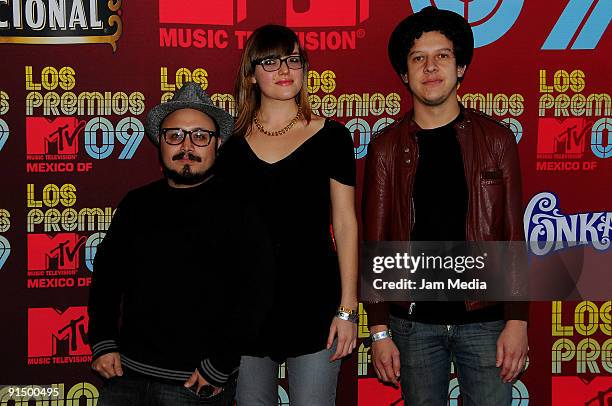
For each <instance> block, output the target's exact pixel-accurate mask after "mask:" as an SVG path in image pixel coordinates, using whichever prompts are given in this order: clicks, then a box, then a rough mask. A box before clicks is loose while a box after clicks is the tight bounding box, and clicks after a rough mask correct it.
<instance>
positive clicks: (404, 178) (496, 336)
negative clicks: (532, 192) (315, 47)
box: [362, 7, 528, 406]
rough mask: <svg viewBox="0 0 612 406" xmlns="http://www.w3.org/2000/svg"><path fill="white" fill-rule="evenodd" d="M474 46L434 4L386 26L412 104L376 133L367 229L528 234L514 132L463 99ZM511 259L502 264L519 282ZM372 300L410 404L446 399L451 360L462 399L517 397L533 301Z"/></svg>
mask: <svg viewBox="0 0 612 406" xmlns="http://www.w3.org/2000/svg"><path fill="white" fill-rule="evenodd" d="M473 49H474V37H473V34H472V30H471V27H470V25H469V24H468V22H467V21H466V20H465V19H464V18H463V17H461V16H460V15H458V14H456V13H454V12H451V11H448V10H440V9H437V8H435V7H426V8H424V9H423V10H421V11H419V12H417V13H415V14H413V15H411V16H409V17H408V18H406V19H404V20H403V21H401V22H400V23H399V25H398V26H397V27H396V28H395V30H394V31H393V33H392V34H391V38H390V40H389V47H388V53H389V58H390V60H391V64H392V65H393V68H394V70H395V71H396V72H397V74H398V75H399V76H400V78H401V80H402V82H403V83H404V85H406V86H407V87H408V89H409V91H410V93H411V96H412V104H413V109H412V110H411V111H410V112H408V113H407V114H406V115H405V116H404V117H403V118H402V119H401V120H399V121H398V122H396V123H394V124H393V125H391V126H389V127H387V128H386V129H385V130H383V132H382V133H381V134H379V135H377V136H376V137H375V138H374V139H373V140H372V142H371V143H370V144H369V147H368V155H367V158H366V164H365V175H364V189H363V205H362V213H363V237H364V240H365V241H369V242H376V241H505V242H508V241H520V240H522V239H523V231H522V194H521V175H520V167H519V161H518V151H517V146H516V141H515V137H514V135H513V133H512V132H511V131H510V129H508V128H507V127H506V126H504V125H502V124H501V123H499V122H498V121H496V120H494V119H493V118H491V117H489V116H486V115H485V114H483V113H480V112H479V111H475V110H471V109H465V108H463V106H461V104H460V103H459V102H458V100H457V87H458V86H457V85H458V83H459V82H460V81H462V80H463V78H464V75H465V72H466V70H467V68H468V66H469V64H470V62H471V60H472V55H473ZM485 255H486V254H485ZM515 270H517V268H511V267H507V268H505V269H504V272H505V273H506V275H508V276H509V278H508V279H509V280H515V281H516V284H517V286H516V287H517V289H519V290H520V288H521V287H520V285H521V283H524V281H522V280H521V278H518V277H517V278H512V277H511V276H513V275H514V272H515ZM517 272H518V270H517ZM513 288H514V286H513ZM366 310H367V312H368V323H369V325H370V332H371V340H372V364H373V366H374V369H375V371H376V373H377V375H378V377H379V378H380V379H381V380H383V381H386V382H392V383H397V382H398V380H399V381H400V383H401V389H402V394H403V397H404V400H405V401H406V403H407V404H409V405H419V406H444V405H446V404H447V401H448V392H449V379H450V372H451V360H453V361H454V364H455V366H456V372H457V375H458V381H459V387H460V391H461V395H462V399H463V404H464V405H472V406H475V405H478V406H487V405H491V406H498V405H508V406H509V405H510V404H511V402H512V382H513V381H514V379H516V377H517V375H518V374H519V373H520V372H521V371H522V370H523V367H524V365H525V362H526V356H527V321H526V320H527V315H528V306H527V304H526V303H521V302H506V303H503V302H491V301H488V302H485V301H476V300H466V301H448V302H443V301H438V302H412V303H410V302H384V301H383V302H378V303H369V304H366Z"/></svg>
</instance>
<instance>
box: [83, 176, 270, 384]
mask: <svg viewBox="0 0 612 406" xmlns="http://www.w3.org/2000/svg"><path fill="white" fill-rule="evenodd" d="M269 252H270V246H269V240H268V238H267V236H266V233H264V232H263V227H262V225H261V223H260V222H259V220H258V217H257V216H256V215H254V213H253V211H252V210H250V209H249V208H248V206H247V205H245V204H240V203H238V202H237V200H236V199H235V198H234V197H233V196H231V195H230V194H229V193H228V191H227V190H226V188H225V187H224V186H223V185H222V183H221V182H220V181H218V180H217V179H215V178H213V179H211V180H209V181H207V182H205V183H204V184H202V185H199V186H196V187H193V188H187V189H177V188H172V187H170V186H169V185H168V184H167V182H166V181H165V180H160V181H157V182H154V183H152V184H149V185H147V186H144V187H141V188H139V189H136V190H134V191H131V192H130V193H128V194H127V196H126V197H125V198H124V199H123V200H122V201H121V203H120V204H119V207H118V208H117V211H116V213H115V216H114V217H113V220H112V223H111V226H110V228H109V230H108V232H107V234H106V236H105V238H104V240H103V241H102V242H101V243H100V245H99V246H98V248H97V253H96V256H95V260H94V274H93V281H92V285H91V290H90V296H89V339H90V344H91V347H92V352H93V358H94V359H95V358H97V357H99V356H101V355H103V354H106V353H109V352H119V353H120V354H121V362H122V365H123V366H124V367H126V368H128V369H130V370H131V371H133V372H137V373H140V374H144V375H147V376H150V377H153V378H160V379H164V380H172V381H185V380H187V379H188V378H189V376H190V375H191V374H192V373H193V371H194V370H195V369H196V368H198V370H199V371H200V374H202V376H203V377H204V378H205V379H206V380H207V381H208V382H209V383H211V384H212V385H215V386H222V385H224V384H225V383H226V382H227V380H228V379H229V378H230V377H231V376H232V375H234V374H235V373H236V371H237V368H238V365H239V362H240V355H241V352H242V348H243V347H244V345H243V344H244V343H246V342H248V341H250V340H254V339H256V335H257V334H258V332H259V329H260V326H261V322H262V319H263V314H264V313H265V312H266V310H267V308H268V307H269V298H270V297H271V295H270V294H269V293H268V292H269V291H270V289H271V287H272V282H271V278H270V276H269V275H270V272H269V271H270V269H271V268H272V263H271V262H272V260H271V258H270V257H266V256H265V255H266V253H269Z"/></svg>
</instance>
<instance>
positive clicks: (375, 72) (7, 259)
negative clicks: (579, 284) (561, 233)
mask: <svg viewBox="0 0 612 406" xmlns="http://www.w3.org/2000/svg"><path fill="white" fill-rule="evenodd" d="M60 3H62V2H58V1H56V0H36V1H31V0H27V1H25V0H14V1H9V2H0V52H1V54H0V55H1V57H2V69H1V76H0V170H1V173H2V176H1V177H0V179H1V180H0V182H1V191H2V192H1V193H2V194H1V200H0V309H1V312H2V313H1V314H2V319H1V320H2V321H3V323H2V325H3V328H2V333H1V334H2V342H1V346H0V348H1V349H0V351H1V352H0V353H1V358H0V385H9V386H6V387H3V388H0V406H3V405H12V403H11V402H12V401H11V400H9V399H10V396H9V390H10V389H11V388H12V389H13V392H14V389H15V388H16V387H20V388H22V387H26V386H28V385H40V386H42V387H48V386H51V385H54V386H53V387H55V388H57V389H58V390H60V392H61V393H60V394H59V395H58V397H59V398H61V399H65V400H66V401H67V402H68V403H67V404H73V403H71V400H72V399H81V400H82V401H84V400H85V399H93V400H97V393H98V388H99V387H100V384H101V382H100V381H99V380H98V379H97V378H96V377H95V376H94V374H93V373H92V372H91V371H90V370H89V368H88V366H89V362H90V358H91V355H90V350H89V347H88V345H87V338H86V333H87V331H86V325H87V316H86V308H85V306H86V303H87V285H88V284H89V282H90V278H91V270H90V267H91V259H92V258H93V255H94V253H95V247H96V245H97V243H98V242H99V241H100V239H101V238H103V236H104V232H105V230H106V229H107V227H108V225H109V221H110V217H111V215H112V211H113V210H114V208H115V207H116V205H117V203H118V201H119V199H120V198H121V197H122V196H123V195H124V194H125V193H126V192H127V191H128V190H130V189H131V188H133V187H136V186H138V185H141V184H144V183H146V182H149V181H151V180H153V179H155V178H158V177H159V176H160V173H159V168H158V164H157V158H156V153H155V149H154V147H153V146H152V145H150V143H149V142H148V141H147V140H146V139H143V125H142V124H143V121H144V118H145V112H146V111H147V110H148V109H149V108H151V107H152V106H154V105H156V104H158V103H159V102H160V101H161V100H166V99H167V98H168V97H169V96H170V95H171V92H172V91H174V90H176V88H178V87H180V86H181V84H182V83H183V82H184V81H186V80H189V79H191V80H195V81H197V82H199V83H201V85H202V87H203V88H204V89H206V90H207V91H208V93H209V94H211V95H212V97H213V100H214V101H215V102H216V103H218V104H219V105H220V106H223V107H224V108H226V109H228V110H229V111H230V112H232V113H233V112H234V109H235V106H234V101H233V98H232V96H231V92H232V89H233V79H234V75H235V72H236V70H237V65H238V60H239V55H240V52H241V48H242V46H243V44H244V40H245V39H246V37H247V35H248V33H249V31H252V30H253V29H254V28H256V27H258V26H259V25H262V24H265V23H270V22H273V23H279V24H286V25H289V26H291V27H293V28H294V29H295V30H296V31H297V32H298V35H299V36H300V39H301V41H303V42H304V45H305V47H306V49H307V50H308V51H309V54H310V60H311V71H310V76H309V90H310V92H311V102H312V104H313V107H314V110H315V111H316V112H317V113H318V114H320V115H323V116H329V117H334V118H336V119H337V120H340V121H342V122H344V123H345V124H346V125H347V127H348V128H349V129H350V130H351V131H352V133H353V137H354V140H355V153H356V157H357V159H358V169H359V180H361V175H362V172H363V158H364V156H365V155H366V153H367V144H368V141H369V139H370V135H371V134H372V132H375V131H377V130H379V129H381V128H383V127H384V126H385V125H387V124H389V123H390V122H392V121H394V120H396V119H398V118H399V117H400V116H401V115H402V114H404V113H405V112H406V111H407V110H408V109H409V108H410V97H409V94H408V93H407V91H406V90H405V89H404V88H403V86H402V84H401V82H400V80H399V78H397V76H396V75H395V74H394V72H393V70H392V69H391V67H390V64H389V63H388V60H387V55H386V44H387V40H388V37H389V34H390V32H391V30H392V29H393V27H395V25H396V24H397V23H398V22H399V20H401V19H402V18H404V17H405V16H407V15H409V14H411V13H412V12H413V10H419V9H421V8H422V7H424V6H425V5H429V4H436V3H437V5H438V6H439V7H441V8H448V9H452V10H454V11H457V12H460V13H461V14H463V15H464V16H466V18H467V19H468V20H469V21H470V23H471V24H472V26H473V29H474V32H475V37H476V43H477V49H476V50H475V57H474V62H473V64H472V66H470V67H469V70H468V72H467V76H466V80H465V81H464V84H463V85H462V86H461V88H460V89H459V96H460V98H461V99H462V101H463V103H464V104H465V105H466V106H468V107H474V108H477V109H481V110H483V111H485V112H486V113H488V114H491V115H492V116H494V117H496V118H498V119H500V120H505V121H506V122H508V123H509V124H510V126H511V127H512V129H513V131H514V132H515V134H516V136H517V142H518V146H519V151H520V158H521V166H522V171H523V176H524V196H523V197H524V203H525V205H527V203H529V202H530V201H531V200H532V198H533V197H534V196H535V195H537V194H538V193H541V192H552V193H553V194H554V195H555V196H556V197H557V208H559V210H560V213H561V214H560V215H574V214H581V215H582V216H586V217H588V218H591V217H593V216H599V215H601V216H603V217H602V218H612V215H610V213H609V211H612V199H611V197H612V191H611V188H610V187H609V179H610V175H611V174H612V171H611V169H612V159H609V158H610V157H611V156H612V142H611V139H610V137H612V135H610V132H609V130H610V128H611V127H612V115H611V113H610V108H611V107H610V95H609V91H610V80H609V53H610V52H611V51H612V39H611V38H610V34H609V32H607V28H608V25H609V22H610V18H611V16H612V3H610V2H609V1H608V0H585V1H578V0H570V1H567V0H555V1H547V2H538V1H529V2H527V1H523V0H477V1H468V0H466V1H460V0H437V1H435V0H384V1H383V0H335V1H324V0H270V1H263V0H207V1H194V0H191V1H187V0H157V1H155V0H148V1H138V2H136V1H126V2H121V1H120V0H119V1H113V0H111V1H108V2H107V1H102V0H97V1H96V0H92V1H82V0H68V1H66V2H65V9H62V4H60ZM606 61H608V63H606ZM358 193H360V189H359V188H358ZM160 215H163V214H162V213H160ZM606 216H609V217H606ZM586 217H585V218H586ZM152 221H154V219H152ZM534 221H535V220H534V219H532V218H529V216H527V218H526V229H527V230H526V231H527V232H528V231H529V229H530V225H533V224H534ZM605 221H606V220H601V222H600V223H601V224H602V227H601V229H600V232H598V234H597V235H592V236H591V237H589V238H596V239H598V241H603V242H605V241H606V240H605V238H606V236H607V238H608V240H607V241H608V243H609V233H610V227H612V226H610V225H609V224H608V225H607V226H606V223H605ZM609 221H612V220H609ZM598 224H599V223H598ZM570 234H571V233H570ZM560 238H561V237H560ZM563 238H565V239H566V240H569V239H571V238H570V237H569V236H568V235H565V237H563ZM126 272H139V273H140V274H141V275H142V278H146V277H147V275H146V270H144V269H130V270H127V269H126ZM611 293H612V292H611ZM587 299H588V298H587ZM596 299H604V300H603V301H602V300H598V301H594V302H587V301H585V302H579V303H578V302H552V303H551V302H538V303H536V304H535V305H534V306H533V308H532V314H531V316H532V317H531V325H530V349H531V350H530V363H529V368H528V369H527V371H526V373H525V374H524V375H523V376H522V377H521V379H520V380H519V381H517V383H516V384H515V388H514V397H515V404H516V405H521V406H524V405H527V404H528V403H531V404H534V405H549V404H554V405H587V404H588V405H609V404H610V402H611V400H610V398H612V394H611V393H610V389H611V388H612V378H611V377H610V373H611V372H612V358H611V355H610V351H611V349H612V341H611V339H610V336H611V331H610V329H611V327H610V301H607V302H606V301H605V299H606V298H601V297H598V298H596ZM361 316H362V317H361V323H360V330H359V331H360V336H359V337H360V339H359V344H360V346H359V351H358V353H357V354H354V355H353V356H352V357H350V358H349V359H347V360H345V361H344V365H343V368H342V373H341V379H340V383H339V387H338V390H339V394H338V404H339V405H357V404H359V405H364V406H365V405H368V406H370V405H391V404H394V405H395V404H401V401H400V400H399V398H400V395H399V391H397V390H395V389H393V388H390V387H385V386H382V385H381V384H379V383H378V382H377V381H376V379H374V373H373V370H372V367H371V365H370V359H369V348H367V347H365V346H364V344H363V341H362V340H363V338H365V337H367V335H368V332H367V328H366V327H365V322H366V317H367V315H366V314H365V313H363V312H362V315H361ZM305 327H306V326H305ZM177 334H180V332H178V331H177ZM280 374H281V375H283V374H284V370H283V369H282V368H281V371H280ZM285 385H286V381H285V380H283V381H282V386H281V387H280V388H279V404H288V403H285V402H286V400H287V397H286V393H285V391H284V389H283V388H284V387H285ZM455 386H456V381H455V380H453V381H452V382H451V387H450V388H449V402H450V403H449V404H451V405H459V404H460V401H458V400H457V395H458V390H457V388H455ZM33 398H36V399H39V400H41V399H44V397H36V396H34V397H33ZM13 399H15V398H13ZM18 399H19V400H23V401H25V400H27V399H28V396H27V394H26V396H24V397H21V398H18ZM16 404H20V403H16ZM24 404H25V403H24ZM37 404H39V403H37ZM40 404H42V403H40ZM59 404H62V403H59ZM81 404H85V403H81ZM88 404H95V402H94V403H88Z"/></svg>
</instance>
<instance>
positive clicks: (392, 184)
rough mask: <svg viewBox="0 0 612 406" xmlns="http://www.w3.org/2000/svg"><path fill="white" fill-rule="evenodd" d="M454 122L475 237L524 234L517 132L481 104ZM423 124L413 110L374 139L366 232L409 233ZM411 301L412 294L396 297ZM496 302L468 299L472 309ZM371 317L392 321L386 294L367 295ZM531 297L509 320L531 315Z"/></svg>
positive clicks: (375, 236) (470, 232)
mask: <svg viewBox="0 0 612 406" xmlns="http://www.w3.org/2000/svg"><path fill="white" fill-rule="evenodd" d="M462 112H463V120H461V121H458V122H457V123H456V124H455V131H456V133H457V140H458V141H459V144H460V146H461V153H462V155H463V165H464V168H465V178H466V181H467V185H468V211H467V218H466V238H467V240H468V241H521V240H523V239H524V234H523V228H522V217H523V206H522V192H521V173H520V166H519V158H518V149H517V147H516V141H515V137H514V134H513V133H512V131H510V129H508V128H507V127H505V126H504V125H503V124H501V123H500V122H498V121H496V120H494V119H493V118H491V117H489V116H487V115H485V114H484V113H481V112H479V111H476V110H472V109H463V108H462ZM419 130H420V128H419V126H418V125H417V124H416V123H415V122H414V121H413V120H412V112H408V114H406V115H405V116H404V117H403V118H402V119H401V120H399V121H398V122H396V123H394V124H392V125H391V126H389V127H387V128H386V129H385V130H384V131H383V132H382V133H381V134H379V135H378V136H377V137H375V138H374V139H373V140H372V141H371V142H370V144H369V147H368V155H367V157H366V163H365V175H364V187H363V204H362V208H361V212H362V217H363V239H364V240H365V241H408V240H410V233H411V230H412V226H413V224H414V206H413V198H412V191H413V184H414V177H415V174H416V169H417V165H418V159H419V151H418V144H417V141H416V135H415V134H416V132H417V131H419ZM395 303H396V304H397V305H400V306H402V307H405V308H406V309H408V307H409V305H410V303H409V302H395ZM494 303H496V302H479V301H466V302H465V305H466V308H467V310H475V309H480V308H482V307H485V306H490V305H492V304H494ZM365 306H366V310H367V312H368V321H369V325H370V326H373V325H378V324H387V325H388V324H389V304H388V303H387V302H379V303H366V304H365ZM528 311H529V304H528V303H525V302H506V303H505V304H504V318H505V319H506V320H527V316H528Z"/></svg>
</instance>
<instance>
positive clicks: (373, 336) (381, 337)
mask: <svg viewBox="0 0 612 406" xmlns="http://www.w3.org/2000/svg"><path fill="white" fill-rule="evenodd" d="M370 338H371V339H372V342H376V341H380V340H384V339H385V338H391V330H383V331H380V332H378V333H374V334H370Z"/></svg>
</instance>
